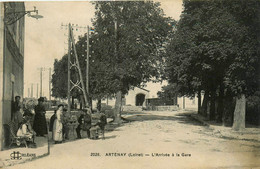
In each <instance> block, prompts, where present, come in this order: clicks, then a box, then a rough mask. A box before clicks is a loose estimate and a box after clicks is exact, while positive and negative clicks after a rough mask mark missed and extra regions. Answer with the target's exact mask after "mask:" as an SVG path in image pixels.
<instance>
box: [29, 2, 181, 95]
mask: <svg viewBox="0 0 260 169" xmlns="http://www.w3.org/2000/svg"><path fill="white" fill-rule="evenodd" d="M156 1H159V0H156ZM159 2H161V8H162V9H163V10H164V13H165V14H166V16H169V17H172V18H174V19H176V20H178V19H179V17H180V14H181V11H182V0H161V1H159ZM34 6H36V8H37V10H38V11H39V15H42V16H43V18H42V19H38V20H36V19H34V18H31V17H26V18H25V49H24V51H25V53H24V55H25V61H24V83H25V85H24V97H28V88H31V85H33V97H36V86H37V83H38V84H39V83H40V68H41V67H43V68H45V69H44V71H43V96H46V97H47V98H48V96H49V68H52V69H53V63H54V60H55V59H61V58H62V56H63V55H64V54H65V53H66V52H67V50H68V48H67V34H68V33H67V32H68V30H67V29H66V26H61V25H66V24H68V23H72V24H75V25H76V24H78V25H79V26H82V27H86V26H88V25H91V18H93V17H94V12H95V9H94V5H92V4H91V2H89V1H74V2H69V1H42V2H40V1H37V2H35V1H29V2H28V1H27V2H25V8H26V10H33V7H34ZM85 32H86V29H82V30H80V31H78V32H75V31H74V34H75V37H78V36H79V35H84V33H85ZM165 84H167V83H166V82H164V83H163V84H154V83H148V84H147V87H146V89H148V90H150V97H156V96H157V94H156V93H157V91H159V90H160V89H161V86H162V85H165ZM30 90H31V89H30Z"/></svg>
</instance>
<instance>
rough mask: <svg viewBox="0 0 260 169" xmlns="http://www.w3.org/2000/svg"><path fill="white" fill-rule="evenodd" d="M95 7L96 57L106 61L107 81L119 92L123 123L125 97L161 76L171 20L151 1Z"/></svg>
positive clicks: (117, 118) (117, 113) (118, 108)
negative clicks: (135, 87) (123, 96)
mask: <svg viewBox="0 0 260 169" xmlns="http://www.w3.org/2000/svg"><path fill="white" fill-rule="evenodd" d="M94 4H95V9H96V12H95V18H94V22H93V25H94V29H95V36H96V38H95V40H96V41H95V42H94V43H95V49H94V50H95V51H94V54H96V55H98V57H99V59H100V60H103V61H105V62H106V63H104V65H106V68H107V71H106V72H105V74H106V78H107V79H106V82H107V83H108V84H109V86H110V87H109V88H110V89H111V90H110V91H113V92H115V93H116V105H115V113H114V116H115V121H117V122H119V121H120V111H121V102H122V95H123V94H126V93H127V91H128V90H129V87H130V86H140V85H141V84H142V83H144V82H147V81H149V80H151V79H152V77H155V78H156V79H158V78H159V77H160V71H161V70H160V69H159V68H160V67H162V66H160V64H161V63H162V62H161V61H162V57H161V56H162V54H163V52H164V47H165V44H166V43H167V41H166V40H167V38H168V35H169V33H170V32H171V31H172V26H171V25H169V23H170V22H171V19H170V18H166V17H164V15H163V11H162V9H161V8H160V4H159V3H153V2H149V1H147V2H141V1H136V2H135V1H131V2H130V1H126V2H123V1H122V2H118V1H116V2H95V3H94ZM107 80H108V81H107Z"/></svg>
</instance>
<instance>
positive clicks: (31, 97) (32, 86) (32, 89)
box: [31, 83, 33, 98]
mask: <svg viewBox="0 0 260 169" xmlns="http://www.w3.org/2000/svg"><path fill="white" fill-rule="evenodd" d="M31 98H33V83H32V84H31Z"/></svg>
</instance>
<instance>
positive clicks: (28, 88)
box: [28, 87, 30, 98]
mask: <svg viewBox="0 0 260 169" xmlns="http://www.w3.org/2000/svg"><path fill="white" fill-rule="evenodd" d="M29 97H30V88H29V87H28V98H29Z"/></svg>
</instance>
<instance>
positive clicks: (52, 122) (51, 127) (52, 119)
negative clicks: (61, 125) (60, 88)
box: [49, 113, 57, 131]
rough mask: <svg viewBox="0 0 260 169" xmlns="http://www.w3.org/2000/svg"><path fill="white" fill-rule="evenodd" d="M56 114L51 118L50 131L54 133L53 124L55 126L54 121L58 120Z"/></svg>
mask: <svg viewBox="0 0 260 169" xmlns="http://www.w3.org/2000/svg"><path fill="white" fill-rule="evenodd" d="M56 118H57V117H56V113H54V114H53V115H52V116H51V118H50V126H49V131H52V130H53V124H54V121H55V119H56Z"/></svg>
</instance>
